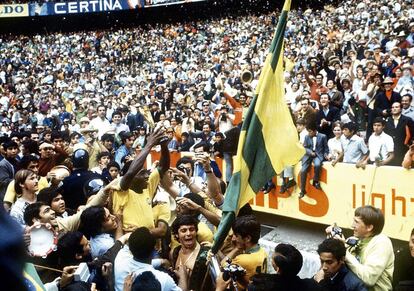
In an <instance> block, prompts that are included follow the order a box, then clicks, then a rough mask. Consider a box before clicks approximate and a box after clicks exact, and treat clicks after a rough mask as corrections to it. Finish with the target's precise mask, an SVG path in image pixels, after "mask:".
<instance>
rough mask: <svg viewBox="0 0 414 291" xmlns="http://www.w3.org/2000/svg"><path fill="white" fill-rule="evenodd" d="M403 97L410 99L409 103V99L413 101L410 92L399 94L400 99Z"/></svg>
mask: <svg viewBox="0 0 414 291" xmlns="http://www.w3.org/2000/svg"><path fill="white" fill-rule="evenodd" d="M404 97H408V99H409V100H410V103H411V101H413V96H412V95H411V94H408V93H407V94H404V95H402V96H401V99H402V98H404Z"/></svg>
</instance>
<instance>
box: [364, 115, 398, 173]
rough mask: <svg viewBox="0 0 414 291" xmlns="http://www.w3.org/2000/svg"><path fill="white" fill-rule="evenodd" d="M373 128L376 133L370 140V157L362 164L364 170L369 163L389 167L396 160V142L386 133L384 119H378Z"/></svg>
mask: <svg viewBox="0 0 414 291" xmlns="http://www.w3.org/2000/svg"><path fill="white" fill-rule="evenodd" d="M373 126H374V132H373V134H372V135H371V136H370V138H369V140H368V149H369V155H368V157H367V158H366V159H365V161H364V162H363V164H361V165H362V167H363V168H364V167H365V165H366V163H367V162H368V163H370V164H375V165H376V166H378V167H379V166H384V165H388V164H390V163H391V162H392V159H393V158H394V141H393V140H392V137H391V136H389V135H388V134H386V133H385V132H384V127H385V120H384V119H383V118H382V117H376V118H375V119H374V121H373Z"/></svg>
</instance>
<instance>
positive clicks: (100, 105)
mask: <svg viewBox="0 0 414 291" xmlns="http://www.w3.org/2000/svg"><path fill="white" fill-rule="evenodd" d="M99 107H103V108H104V109H105V110H106V106H105V105H103V104H99V105H98V107H96V111H98V110H99Z"/></svg>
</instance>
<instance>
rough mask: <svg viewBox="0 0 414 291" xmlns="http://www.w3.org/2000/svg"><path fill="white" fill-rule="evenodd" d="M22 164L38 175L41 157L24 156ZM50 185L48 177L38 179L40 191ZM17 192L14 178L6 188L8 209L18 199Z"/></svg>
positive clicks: (4, 202) (23, 167) (5, 206)
mask: <svg viewBox="0 0 414 291" xmlns="http://www.w3.org/2000/svg"><path fill="white" fill-rule="evenodd" d="M20 166H21V168H22V169H27V170H31V171H32V172H34V173H35V174H36V175H39V158H38V157H36V156H34V155H28V156H24V157H23V158H22V159H21V160H20ZM46 187H49V182H48V180H47V178H46V177H39V180H38V191H40V190H42V189H44V188H46ZM17 196H18V195H17V193H16V191H15V190H14V180H12V181H11V182H10V183H9V185H8V186H7V189H6V194H5V196H4V200H3V205H4V208H5V209H6V210H7V211H10V208H11V206H12V205H13V204H14V202H15V201H16V199H17V198H18V197H17Z"/></svg>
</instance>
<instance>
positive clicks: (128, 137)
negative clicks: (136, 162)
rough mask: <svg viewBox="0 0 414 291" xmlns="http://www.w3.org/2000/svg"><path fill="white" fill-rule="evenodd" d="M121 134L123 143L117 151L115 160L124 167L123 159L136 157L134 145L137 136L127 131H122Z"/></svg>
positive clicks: (127, 159)
mask: <svg viewBox="0 0 414 291" xmlns="http://www.w3.org/2000/svg"><path fill="white" fill-rule="evenodd" d="M119 136H120V138H121V141H122V145H121V146H120V147H119V148H118V149H117V150H116V152H115V162H117V163H118V165H120V166H121V167H122V166H123V165H124V163H123V162H122V160H123V159H124V160H125V161H126V162H127V161H129V160H132V159H133V158H134V152H133V149H132V145H133V144H134V140H135V137H134V135H133V134H132V133H130V132H125V131H123V132H121V133H120V135H119Z"/></svg>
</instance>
